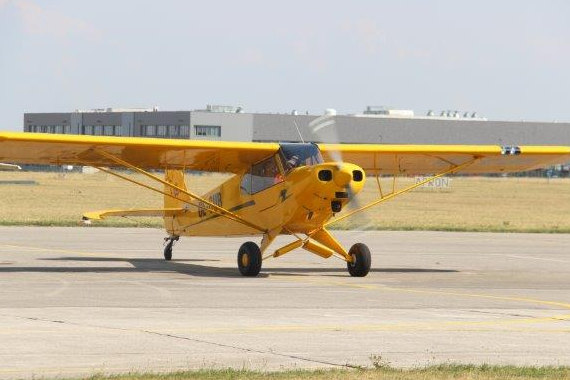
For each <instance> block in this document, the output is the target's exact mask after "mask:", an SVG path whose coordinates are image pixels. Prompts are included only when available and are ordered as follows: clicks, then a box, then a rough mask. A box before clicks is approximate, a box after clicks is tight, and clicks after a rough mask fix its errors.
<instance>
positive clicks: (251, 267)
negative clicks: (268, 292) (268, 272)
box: [237, 241, 261, 277]
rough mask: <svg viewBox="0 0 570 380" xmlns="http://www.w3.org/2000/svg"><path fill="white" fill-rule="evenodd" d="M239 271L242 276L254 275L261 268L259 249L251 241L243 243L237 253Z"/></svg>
mask: <svg viewBox="0 0 570 380" xmlns="http://www.w3.org/2000/svg"><path fill="white" fill-rule="evenodd" d="M237 262H238V268H239V272H240V273H241V274H242V275H243V276H250V277H254V276H257V275H258V274H259V271H260V270H261V250H260V249H259V246H258V245H257V244H255V243H254V242H252V241H248V242H246V243H243V244H242V245H241V247H240V248H239V252H238V255H237Z"/></svg>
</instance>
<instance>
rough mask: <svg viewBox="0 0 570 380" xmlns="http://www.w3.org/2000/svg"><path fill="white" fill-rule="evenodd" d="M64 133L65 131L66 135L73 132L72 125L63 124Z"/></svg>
mask: <svg viewBox="0 0 570 380" xmlns="http://www.w3.org/2000/svg"><path fill="white" fill-rule="evenodd" d="M63 133H65V134H66V135H68V134H70V133H71V125H64V126H63Z"/></svg>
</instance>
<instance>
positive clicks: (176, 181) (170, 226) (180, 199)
mask: <svg viewBox="0 0 570 380" xmlns="http://www.w3.org/2000/svg"><path fill="white" fill-rule="evenodd" d="M164 179H165V181H167V182H169V183H171V184H172V185H174V186H176V187H178V188H180V189H182V190H185V191H186V190H187V187H186V181H185V180H184V171H183V170H178V169H167V170H166V172H165V174H164ZM164 192H165V193H166V194H169V195H165V196H164V208H165V209H187V208H188V204H189V203H190V200H191V198H190V197H189V196H188V195H186V194H184V193H183V192H181V191H180V190H178V189H174V188H172V187H170V186H167V185H164ZM164 227H165V228H166V230H167V231H168V233H169V234H171V235H175V234H177V231H178V230H179V229H180V228H179V224H178V221H177V215H164ZM178 233H179V232H178Z"/></svg>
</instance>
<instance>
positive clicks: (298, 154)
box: [280, 143, 323, 171]
mask: <svg viewBox="0 0 570 380" xmlns="http://www.w3.org/2000/svg"><path fill="white" fill-rule="evenodd" d="M280 146H281V154H282V156H283V167H284V169H285V170H286V171H289V170H291V169H294V168H298V167H300V166H310V165H316V164H320V163H322V162H323V156H321V152H320V151H319V148H318V147H317V146H316V145H315V144H295V143H289V144H280Z"/></svg>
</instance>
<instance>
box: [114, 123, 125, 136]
mask: <svg viewBox="0 0 570 380" xmlns="http://www.w3.org/2000/svg"><path fill="white" fill-rule="evenodd" d="M113 134H114V135H115V136H122V135H123V126H121V125H115V129H114V132H113Z"/></svg>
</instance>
